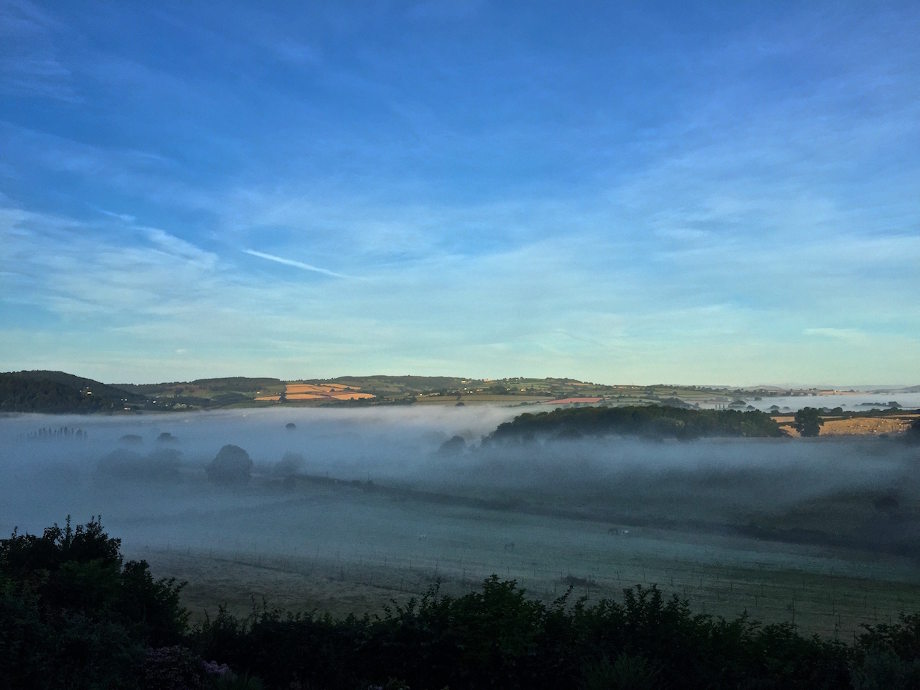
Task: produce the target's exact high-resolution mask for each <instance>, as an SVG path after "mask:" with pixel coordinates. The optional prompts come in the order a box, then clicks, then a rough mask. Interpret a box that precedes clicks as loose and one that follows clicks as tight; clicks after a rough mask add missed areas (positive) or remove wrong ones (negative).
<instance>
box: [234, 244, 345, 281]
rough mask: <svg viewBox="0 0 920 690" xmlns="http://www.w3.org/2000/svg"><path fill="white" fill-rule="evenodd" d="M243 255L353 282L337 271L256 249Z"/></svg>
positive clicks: (245, 251)
mask: <svg viewBox="0 0 920 690" xmlns="http://www.w3.org/2000/svg"><path fill="white" fill-rule="evenodd" d="M243 253H245V254H249V255H250V256H256V257H258V258H260V259H265V260H266V261H274V262H275V263H278V264H283V265H285V266H293V267H294V268H299V269H301V270H303V271H312V272H314V273H321V274H322V275H325V276H331V277H332V278H343V279H346V280H351V279H352V278H351V276H347V275H345V274H344V273H336V272H335V271H330V270H329V269H328V268H320V267H319V266H312V265H310V264H306V263H304V262H303V261H295V260H294V259H285V258H284V257H281V256H275V255H274V254H266V253H265V252H257V251H256V250H254V249H244V250H243Z"/></svg>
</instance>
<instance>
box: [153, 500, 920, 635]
mask: <svg viewBox="0 0 920 690" xmlns="http://www.w3.org/2000/svg"><path fill="white" fill-rule="evenodd" d="M343 491H345V492H349V493H350V492H351V490H349V489H343ZM298 500H305V501H310V502H318V503H324V502H329V501H332V502H334V503H335V504H336V505H335V506H334V507H333V508H332V514H333V515H334V516H335V517H336V519H337V521H338V522H339V524H338V529H336V530H334V532H335V539H334V543H330V541H329V538H330V536H331V535H330V534H329V533H328V532H327V533H326V534H324V535H323V537H321V538H319V539H317V538H316V536H315V535H311V534H309V533H308V532H305V533H304V535H303V541H302V543H301V544H300V545H299V548H298V547H297V546H295V547H292V548H290V549H289V550H286V551H285V552H284V553H280V554H279V553H277V552H276V551H275V549H273V548H271V547H270V546H269V545H267V544H263V543H260V542H259V541H258V540H255V541H246V540H244V539H227V540H223V541H218V542H217V543H215V544H212V545H209V546H208V548H207V549H204V548H202V547H201V546H185V547H182V546H176V547H170V548H168V549H167V548H162V547H161V548H159V549H147V550H144V551H142V552H139V553H138V554H136V555H137V556H139V557H143V558H145V559H147V560H148V561H149V562H150V563H151V564H152V567H153V569H154V572H156V573H158V574H161V575H171V576H175V577H178V578H180V579H183V580H188V581H189V582H190V583H191V584H190V585H189V586H188V588H187V589H186V590H185V593H184V602H185V604H186V605H187V606H188V607H189V608H190V609H191V611H192V613H193V617H194V618H198V619H200V618H201V617H203V616H205V615H213V613H214V611H215V610H216V607H217V605H218V604H220V603H222V604H225V605H227V606H228V608H229V609H230V610H232V611H233V612H235V613H238V614H246V613H248V612H249V611H250V610H251V607H252V605H253V603H255V604H257V605H260V604H261V603H262V602H263V601H266V602H268V603H269V604H270V605H273V606H279V607H281V608H286V609H288V610H316V611H321V612H322V611H329V612H331V613H333V614H334V615H338V616H343V615H346V614H348V613H355V614H358V615H361V614H364V613H379V612H380V611H381V610H382V607H383V606H384V605H385V604H388V603H390V602H391V601H392V600H395V601H398V602H401V603H404V602H405V601H406V600H407V599H408V598H409V597H411V596H418V595H420V594H422V593H423V592H424V591H426V589H428V588H429V587H430V586H432V585H433V584H434V583H435V582H440V585H441V588H442V591H447V592H451V593H455V594H459V593H465V592H467V591H469V590H471V589H474V588H475V587H476V586H478V584H479V583H480V582H481V581H482V580H483V579H484V578H486V577H487V576H489V575H490V574H491V573H496V574H498V575H499V576H501V577H503V578H509V579H511V578H513V579H515V580H517V581H518V582H519V583H520V584H521V585H522V586H523V587H525V588H526V589H527V590H528V592H529V594H530V595H531V596H535V597H538V598H541V599H544V600H551V599H555V598H556V597H558V596H559V595H561V594H562V593H563V592H565V591H566V589H567V588H568V587H569V585H572V587H573V597H581V596H586V597H587V598H588V599H589V600H596V599H598V598H601V597H608V598H618V597H619V596H620V595H621V593H622V589H623V588H624V587H629V586H632V585H633V584H636V583H641V584H646V585H649V584H653V583H654V584H657V585H658V586H659V588H661V589H662V590H663V591H665V592H668V593H674V594H677V595H679V596H681V597H686V598H688V599H689V600H690V601H691V603H692V605H693V608H694V610H695V611H698V612H702V613H710V614H714V615H722V616H725V617H734V616H735V615H738V614H740V613H741V612H742V611H747V612H748V614H749V615H750V616H751V617H753V618H755V619H757V620H761V621H764V622H782V621H791V622H794V623H795V624H796V625H798V626H799V627H800V628H801V629H802V630H804V631H806V632H809V633H810V632H815V633H819V634H821V635H824V636H828V637H835V636H836V637H840V638H841V639H848V638H849V637H850V636H852V635H853V633H854V632H856V631H858V629H859V625H860V624H861V623H876V622H891V621H892V620H895V619H896V617H897V614H898V612H900V611H918V610H920V582H918V578H917V573H916V572H915V571H914V570H913V567H912V564H911V563H909V562H905V561H904V560H902V559H898V558H880V559H871V560H872V561H874V562H869V561H870V559H868V558H867V556H866V554H864V553H859V552H858V551H847V550H845V549H826V548H822V549H814V548H813V547H808V546H793V545H789V544H782V543H770V542H758V543H756V544H754V543H751V542H750V541H749V540H744V539H738V538H729V537H713V536H712V535H708V536H706V537H705V538H700V537H699V536H697V537H693V536H691V535H688V534H686V533H682V532H680V531H669V530H661V529H648V528H635V527H634V528H632V529H631V530H629V531H628V533H624V530H627V529H629V528H625V527H621V528H619V529H620V533H619V534H611V533H610V529H611V528H610V526H609V524H608V523H600V522H594V521H585V520H572V519H565V518H551V517H547V516H532V515H520V514H514V513H508V512H506V511H489V510H482V509H476V508H457V507H449V508H445V507H439V506H431V505H428V506H408V505H405V504H402V505H400V504H398V503H397V504H394V503H393V502H392V501H383V502H381V501H380V499H379V497H377V498H375V497H370V496H362V497H358V496H354V495H353V496H350V497H349V498H348V499H346V500H344V501H343V498H342V497H341V496H339V497H338V498H336V497H335V495H334V494H333V493H326V494H325V495H323V496H320V495H317V494H316V493H314V492H311V491H308V492H306V493H305V494H304V497H303V499H298ZM352 501H356V503H357V504H356V505H352V509H353V510H355V511H356V512H366V511H372V513H373V515H374V517H373V519H372V520H367V521H366V522H362V523H360V524H356V523H354V522H351V521H350V520H349V517H348V515H347V514H346V513H347V512H348V510H347V506H349V505H351V502H352ZM416 510H417V511H418V512H417V513H416V512H415V511H416ZM281 512H283V509H279V513H278V514H277V515H275V518H276V519H278V518H280V517H281ZM421 515H424V523H423V524H418V519H419V518H420V517H421ZM413 516H414V518H415V523H416V524H418V526H419V527H420V528H422V529H426V530H427V531H425V532H418V533H414V532H410V533H406V531H405V529H404V527H403V526H404V525H405V523H406V519H407V517H409V518H411V517H413ZM266 518H269V514H266V515H264V516H263V519H266ZM269 519H270V518H269ZM432 524H437V525H438V527H437V528H436V529H428V528H429V527H430V526H431V525H432ZM484 528H485V529H484ZM304 529H305V530H309V526H308V525H304ZM317 542H319V544H321V545H318V544H317ZM384 545H385V546H384ZM752 549H756V550H757V551H756V553H752V551H751V550H752Z"/></svg>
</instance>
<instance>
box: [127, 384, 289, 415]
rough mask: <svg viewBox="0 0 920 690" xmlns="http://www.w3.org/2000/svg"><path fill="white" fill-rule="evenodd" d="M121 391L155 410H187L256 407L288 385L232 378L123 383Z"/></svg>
mask: <svg viewBox="0 0 920 690" xmlns="http://www.w3.org/2000/svg"><path fill="white" fill-rule="evenodd" d="M116 385H117V386H118V387H119V388H123V389H124V390H126V391H130V392H132V393H135V394H138V395H141V396H143V397H145V399H146V400H147V404H148V405H149V406H151V407H152V409H158V410H183V409H209V408H217V407H229V406H233V405H237V406H239V405H252V404H255V403H254V400H255V398H256V397H258V396H259V395H269V394H272V393H275V394H278V393H280V392H282V391H284V382H283V381H281V380H280V379H274V378H248V377H245V376H228V377H224V378H213V379H195V380H194V381H173V382H170V383H143V384H134V383H119V384H116Z"/></svg>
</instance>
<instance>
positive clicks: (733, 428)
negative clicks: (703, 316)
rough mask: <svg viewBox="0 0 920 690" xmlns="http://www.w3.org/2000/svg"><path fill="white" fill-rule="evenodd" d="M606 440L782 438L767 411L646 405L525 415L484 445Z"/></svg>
mask: <svg viewBox="0 0 920 690" xmlns="http://www.w3.org/2000/svg"><path fill="white" fill-rule="evenodd" d="M610 435H622V436H638V437H641V438H649V439H669V438H671V439H678V440H692V439H696V438H713V437H759V438H777V437H781V436H784V435H785V434H784V433H783V431H782V430H781V429H780V428H779V425H778V424H777V423H776V422H775V421H774V420H773V419H772V418H771V417H770V415H769V414H767V413H766V412H756V411H755V412H740V411H736V410H691V409H686V408H680V407H667V406H661V405H647V406H628V407H577V408H568V409H566V408H559V409H556V410H553V411H552V412H539V413H536V414H532V413H524V414H522V415H519V416H517V417H515V418H514V419H513V420H511V421H510V422H505V423H504V424H501V425H499V426H498V428H497V429H496V430H495V431H493V432H492V433H491V434H490V435H489V436H488V437H487V439H486V440H487V441H492V440H497V441H506V440H527V439H532V438H538V437H543V438H563V439H564V438H578V437H581V436H610Z"/></svg>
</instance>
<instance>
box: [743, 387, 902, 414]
mask: <svg viewBox="0 0 920 690" xmlns="http://www.w3.org/2000/svg"><path fill="white" fill-rule="evenodd" d="M742 397H743V396H742ZM744 401H745V402H746V403H747V404H749V405H750V406H751V407H754V408H756V409H758V410H760V411H761V412H769V411H770V410H771V408H773V406H774V405H775V406H776V407H777V408H779V409H780V410H793V411H794V410H800V409H802V408H803V407H818V408H820V407H826V408H827V409H829V410H832V409H834V408H835V407H840V408H843V409H844V410H846V411H848V412H859V411H861V410H871V409H872V408H878V409H880V410H884V409H888V407H889V403H892V402H896V403H898V405H899V406H900V407H902V408H904V409H906V410H915V409H918V408H920V392H916V393H904V392H889V393H846V394H841V395H794V396H777V397H773V396H770V397H767V398H760V400H756V399H754V398H744Z"/></svg>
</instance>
